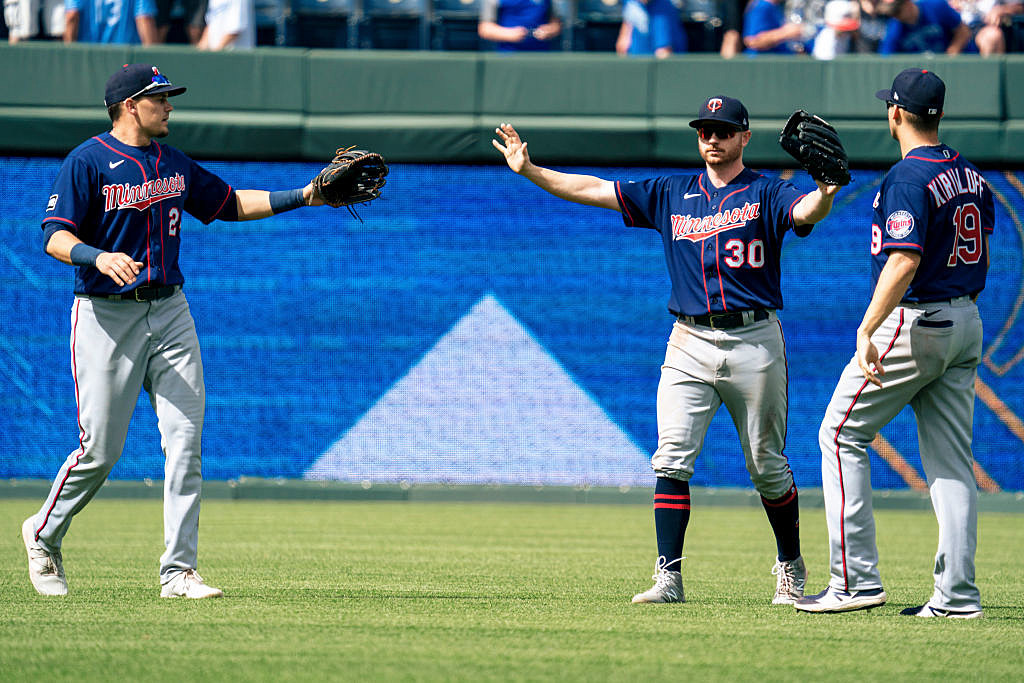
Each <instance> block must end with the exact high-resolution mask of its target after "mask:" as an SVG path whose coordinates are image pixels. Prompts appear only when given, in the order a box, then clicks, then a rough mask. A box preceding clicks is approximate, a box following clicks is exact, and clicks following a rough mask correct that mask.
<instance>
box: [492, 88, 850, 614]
mask: <svg viewBox="0 0 1024 683" xmlns="http://www.w3.org/2000/svg"><path fill="white" fill-rule="evenodd" d="M690 125H691V126H692V127H694V128H696V129H697V147H698V151H699V152H700V155H701V158H702V159H703V160H704V162H705V170H704V172H702V173H697V174H691V175H672V176H664V177H660V178H652V179H650V180H644V181H641V182H612V181H608V180H602V179H601V178H596V177H594V176H586V175H576V174H566V173H559V172H556V171H552V170H550V169H547V168H541V167H539V166H536V165H534V164H533V163H531V161H530V157H529V154H528V153H527V151H526V144H527V143H525V142H523V141H522V140H521V139H520V138H519V135H518V133H516V131H515V129H514V128H513V127H512V126H510V125H507V124H503V125H502V126H501V127H500V128H498V129H497V131H496V132H497V134H498V136H499V138H500V139H501V142H500V143H499V142H498V141H494V146H495V147H496V148H497V149H498V150H499V151H501V152H502V153H503V154H504V155H505V160H506V161H507V162H508V165H509V167H510V168H511V169H512V170H513V171H515V172H516V173H519V174H520V175H522V176H524V177H526V178H528V179H529V180H531V181H532V182H534V183H535V184H537V185H538V186H540V187H541V188H543V189H544V190H547V191H548V192H550V193H552V194H554V195H556V196H558V197H561V198H563V199H568V200H570V201H574V202H578V203H580V204H588V205H591V206H600V207H604V208H606V209H613V210H615V211H620V212H621V213H622V218H623V221H624V222H625V224H626V225H627V226H629V227H642V228H651V229H654V230H657V231H658V232H659V233H661V238H662V242H663V244H664V250H665V258H666V262H667V264H668V271H669V276H670V279H671V284H672V291H671V296H670V299H669V306H668V307H669V311H670V312H671V313H672V315H673V316H675V319H676V320H675V324H674V325H673V328H672V333H671V335H670V337H669V340H668V349H667V351H666V354H665V362H664V365H663V366H662V372H661V382H660V384H659V387H658V400H657V412H658V448H657V451H656V452H655V453H654V456H653V457H652V459H651V465H652V467H653V469H654V471H655V474H656V475H657V479H656V487H655V493H654V522H655V530H656V533H657V545H658V559H657V562H656V563H655V573H654V577H653V578H654V581H655V584H654V586H653V587H652V588H651V589H650V590H647V591H644V592H643V593H639V594H637V595H636V596H634V598H633V602H635V603H652V602H653V603H665V602H682V601H683V600H684V595H683V582H682V574H681V572H680V563H681V561H682V551H683V540H684V535H685V533H686V527H687V524H688V522H689V518H690V485H689V481H690V478H691V477H692V476H693V472H694V465H695V463H696V460H697V456H698V454H699V453H700V450H701V447H702V446H703V443H704V436H705V434H706V433H707V430H708V427H709V425H710V423H711V418H712V417H713V416H714V414H715V412H717V410H718V408H719V407H720V406H721V405H722V404H723V403H724V404H725V406H726V408H727V409H728V410H729V413H730V414H731V415H732V418H733V422H734V423H735V425H736V430H737V431H738V432H739V436H740V445H741V447H742V448H743V453H744V456H745V457H746V465H747V471H748V472H749V473H750V477H751V480H752V481H753V482H754V486H755V487H756V488H757V490H758V491H759V492H760V494H761V501H762V503H763V504H764V509H765V511H766V512H767V514H768V519H769V521H770V523H771V526H772V529H773V531H774V532H775V539H776V545H777V549H778V557H777V560H776V562H775V565H774V568H773V573H775V574H776V576H777V579H776V591H775V596H774V599H773V602H774V603H775V604H783V603H792V602H793V601H794V600H795V599H796V598H798V597H800V596H802V595H803V586H804V582H805V579H806V569H805V567H804V562H803V559H802V558H801V556H800V533H799V505H798V501H797V489H796V484H795V483H794V482H793V473H792V472H791V471H790V468H789V464H788V462H787V460H786V457H785V455H784V453H783V449H784V446H785V439H786V418H787V410H788V398H789V397H788V387H787V385H788V377H787V369H786V351H785V344H784V341H783V337H782V327H781V325H780V324H779V320H778V318H777V317H776V310H777V309H780V308H782V290H781V287H780V260H781V250H782V240H783V237H784V236H785V234H786V232H788V231H790V230H793V231H794V232H796V233H797V234H798V235H801V236H805V235H807V234H809V233H810V231H811V228H812V227H813V224H814V223H816V222H817V221H820V220H822V219H823V218H825V216H826V215H828V212H829V210H830V209H831V207H832V200H833V197H834V196H835V193H836V191H837V190H838V189H839V188H838V186H836V185H828V184H826V183H824V182H819V181H816V182H817V184H818V189H816V190H814V191H813V192H810V193H808V194H805V193H803V192H801V191H800V190H798V189H797V188H796V187H794V186H793V185H791V184H789V183H788V182H784V181H782V180H778V179H771V178H768V177H766V176H763V175H761V174H759V173H756V172H754V171H751V170H750V169H747V168H745V167H744V165H743V148H744V147H746V145H747V143H748V142H749V141H750V135H751V133H750V128H749V122H748V120H747V110H746V108H745V107H744V106H743V105H742V104H741V103H740V102H739V100H735V99H732V98H730V97H724V96H716V97H709V98H708V99H707V100H705V101H704V103H703V104H702V105H701V107H700V110H699V112H698V114H697V118H696V119H695V120H693V121H691V122H690Z"/></svg>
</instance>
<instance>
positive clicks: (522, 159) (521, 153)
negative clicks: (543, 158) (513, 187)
mask: <svg viewBox="0 0 1024 683" xmlns="http://www.w3.org/2000/svg"><path fill="white" fill-rule="evenodd" d="M494 132H495V133H497V134H498V137H499V138H501V141H502V142H503V143H505V144H503V145H502V144H500V143H499V142H498V141H497V140H491V144H492V145H494V148H495V149H496V150H498V151H499V152H501V153H502V154H504V155H505V161H506V162H507V163H508V167H509V168H511V169H512V170H513V171H515V172H516V173H519V174H522V173H523V170H524V169H526V168H527V167H528V166H529V165H530V153H529V152H527V151H526V143H525V142H523V140H522V139H521V138H520V137H519V133H517V132H516V129H515V128H513V127H512V124H511V123H503V124H501V125H500V126H498V127H497V128H495V129H494Z"/></svg>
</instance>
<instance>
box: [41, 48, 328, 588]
mask: <svg viewBox="0 0 1024 683" xmlns="http://www.w3.org/2000/svg"><path fill="white" fill-rule="evenodd" d="M183 92H185V88H183V87H180V86H175V85H172V84H171V82H170V81H169V80H168V79H167V78H166V77H165V76H164V75H163V74H161V73H160V71H159V70H158V69H157V68H156V67H154V66H151V65H149V64H127V65H125V66H124V67H123V68H121V69H119V70H117V71H116V72H115V73H114V74H113V75H112V76H111V77H110V79H109V80H108V81H107V84H106V90H105V93H104V103H105V104H106V106H107V111H108V112H109V114H110V118H111V121H112V124H113V125H112V128H111V130H110V131H109V132H107V133H103V134H101V135H97V136H95V137H93V138H90V139H89V140H87V141H86V142H84V143H82V144H81V145H79V146H78V147H77V148H75V149H74V150H73V151H72V152H71V153H70V154H69V155H68V157H67V158H66V159H65V161H64V163H63V165H62V166H61V168H60V171H59V172H58V174H57V178H56V180H55V181H54V185H53V190H52V194H51V195H50V198H49V202H48V203H47V206H46V212H45V216H44V218H43V220H42V228H43V235H44V239H43V242H44V245H45V249H46V253H48V254H49V255H50V256H52V257H54V258H55V259H57V260H59V261H61V262H63V263H67V264H73V265H76V266H78V269H77V272H76V276H75V300H74V303H73V305H72V307H71V370H72V373H73V376H74V387H75V399H76V403H77V405H78V415H77V418H76V423H77V426H78V447H77V448H76V449H75V450H74V451H73V452H72V453H71V454H70V455H69V456H68V457H67V459H66V460H65V462H64V464H63V466H62V467H61V468H60V471H59V472H58V474H57V477H56V479H55V481H54V483H53V486H52V487H51V489H50V493H49V495H48V496H47V498H46V502H45V503H44V504H43V506H42V508H40V510H39V512H38V513H37V514H35V515H33V516H31V517H29V518H28V519H26V520H25V522H24V524H23V525H22V537H23V540H24V542H25V548H26V550H27V551H28V560H29V578H30V579H31V580H32V584H33V586H34V587H35V588H36V590H37V591H38V592H39V593H41V594H43V595H64V594H66V593H67V591H68V586H67V581H66V579H65V576H64V568H63V561H62V555H61V543H62V541H63V539H64V535H65V533H67V530H68V526H69V525H70V524H71V518H72V517H73V516H74V515H75V514H77V513H78V512H80V511H81V510H82V508H83V507H85V505H86V504H87V503H88V502H89V500H91V499H92V497H93V495H95V493H96V492H97V491H98V490H99V488H100V486H102V484H103V482H104V481H105V480H106V477H107V474H108V473H109V472H110V470H111V468H112V467H113V466H114V464H115V463H116V462H117V460H118V459H119V458H120V457H121V451H122V449H123V448H124V443H125V438H126V435H127V431H128V421H129V419H130V418H131V415H132V411H133V410H134V408H135V403H136V401H137V400H138V397H139V392H140V390H141V389H142V388H143V387H144V388H145V389H146V392H147V393H148V394H149V397H150V401H151V403H152V405H153V409H154V410H155V411H156V415H157V418H158V427H159V429H160V437H161V446H162V449H163V452H164V457H165V462H166V464H165V479H164V545H165V547H166V551H165V552H164V554H163V557H161V558H160V582H161V585H162V589H161V595H162V596H163V597H186V598H207V597H219V596H220V595H221V594H222V593H221V591H220V590H219V589H216V588H213V587H211V586H208V585H207V584H206V583H205V582H204V581H203V579H202V578H201V577H200V576H199V574H198V573H196V565H197V554H198V536H199V497H200V488H201V484H202V472H201V463H200V458H201V455H200V446H201V440H202V431H203V417H204V411H205V388H204V384H203V365H202V360H201V358H200V353H199V341H198V338H197V337H196V330H195V324H194V322H193V320H192V315H191V313H190V312H189V306H188V303H187V302H186V300H185V295H184V293H183V292H182V285H183V283H184V277H183V276H182V273H181V270H180V269H179V267H178V250H179V247H180V245H181V239H182V235H181V220H182V217H183V215H184V213H185V212H188V213H190V214H191V215H193V216H195V217H196V218H198V219H199V220H201V221H202V222H203V223H210V222H211V221H213V220H214V219H219V220H227V221H241V220H251V219H255V218H263V217H266V216H270V215H271V214H273V213H277V212H280V211H284V210H288V209H294V208H297V207H299V206H306V205H310V206H312V205H321V204H322V203H323V202H322V201H321V199H320V197H319V195H318V194H317V193H316V192H315V191H314V189H313V186H312V183H310V184H309V185H306V186H305V187H304V188H296V189H294V190H284V191H280V192H265V191H263V190H234V189H232V188H231V186H229V185H228V184H227V183H225V182H224V181H223V180H221V179H220V178H218V177H217V176H215V175H214V174H212V173H210V172H209V171H207V170H205V169H204V168H203V167H201V166H200V165H199V164H197V163H195V162H194V161H192V160H191V159H189V158H188V157H187V156H185V155H184V154H182V153H181V152H179V151H178V150H176V149H174V148H172V147H168V146H166V145H162V144H159V143H158V142H156V140H155V139H156V138H162V137H164V136H166V135H167V134H168V118H169V116H170V113H171V111H172V110H173V109H174V108H173V107H172V106H171V104H170V102H169V101H168V99H167V98H168V97H172V96H175V95H180V94H181V93H183Z"/></svg>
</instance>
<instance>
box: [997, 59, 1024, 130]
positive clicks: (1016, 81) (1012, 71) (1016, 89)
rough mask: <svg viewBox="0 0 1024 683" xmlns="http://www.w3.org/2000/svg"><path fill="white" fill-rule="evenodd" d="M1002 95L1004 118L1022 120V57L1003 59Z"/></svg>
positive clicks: (1023, 77)
mask: <svg viewBox="0 0 1024 683" xmlns="http://www.w3.org/2000/svg"><path fill="white" fill-rule="evenodd" d="M1002 93H1003V100H1004V103H1005V106H1006V111H1005V114H1006V118H1007V119H1010V120H1013V119H1024V55H1007V56H1006V57H1005V58H1004V59H1003V82H1002Z"/></svg>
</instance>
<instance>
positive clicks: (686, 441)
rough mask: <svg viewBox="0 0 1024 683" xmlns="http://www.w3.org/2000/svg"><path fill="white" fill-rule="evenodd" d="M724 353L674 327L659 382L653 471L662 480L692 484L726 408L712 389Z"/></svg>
mask: <svg viewBox="0 0 1024 683" xmlns="http://www.w3.org/2000/svg"><path fill="white" fill-rule="evenodd" d="M722 358H723V354H722V353H721V352H720V351H719V350H718V349H717V348H716V347H715V346H714V344H710V343H708V341H707V340H705V339H702V338H701V337H700V336H698V335H697V334H693V333H691V332H690V331H689V330H688V329H687V328H686V327H685V326H683V325H681V324H679V323H676V324H675V325H673V327H672V334H671V336H670V337H669V343H668V348H667V349H666V351H665V363H664V365H662V366H661V380H660V381H659V383H658V450H657V451H655V452H654V455H653V456H652V457H651V467H652V468H653V469H654V471H655V472H656V473H658V475H660V476H666V477H671V478H673V479H680V480H682V481H689V480H690V477H692V476H693V470H694V465H695V463H696V461H697V456H698V455H699V454H700V451H701V448H703V446H704V437H705V436H706V435H707V432H708V427H709V426H710V425H711V418H713V417H714V416H715V412H716V411H717V410H718V407H719V406H720V405H721V404H722V400H721V398H720V397H719V396H718V392H717V391H715V388H714V387H713V386H712V384H711V383H712V382H713V381H714V378H715V373H716V368H717V367H718V366H719V364H720V363H721V362H722Z"/></svg>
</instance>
